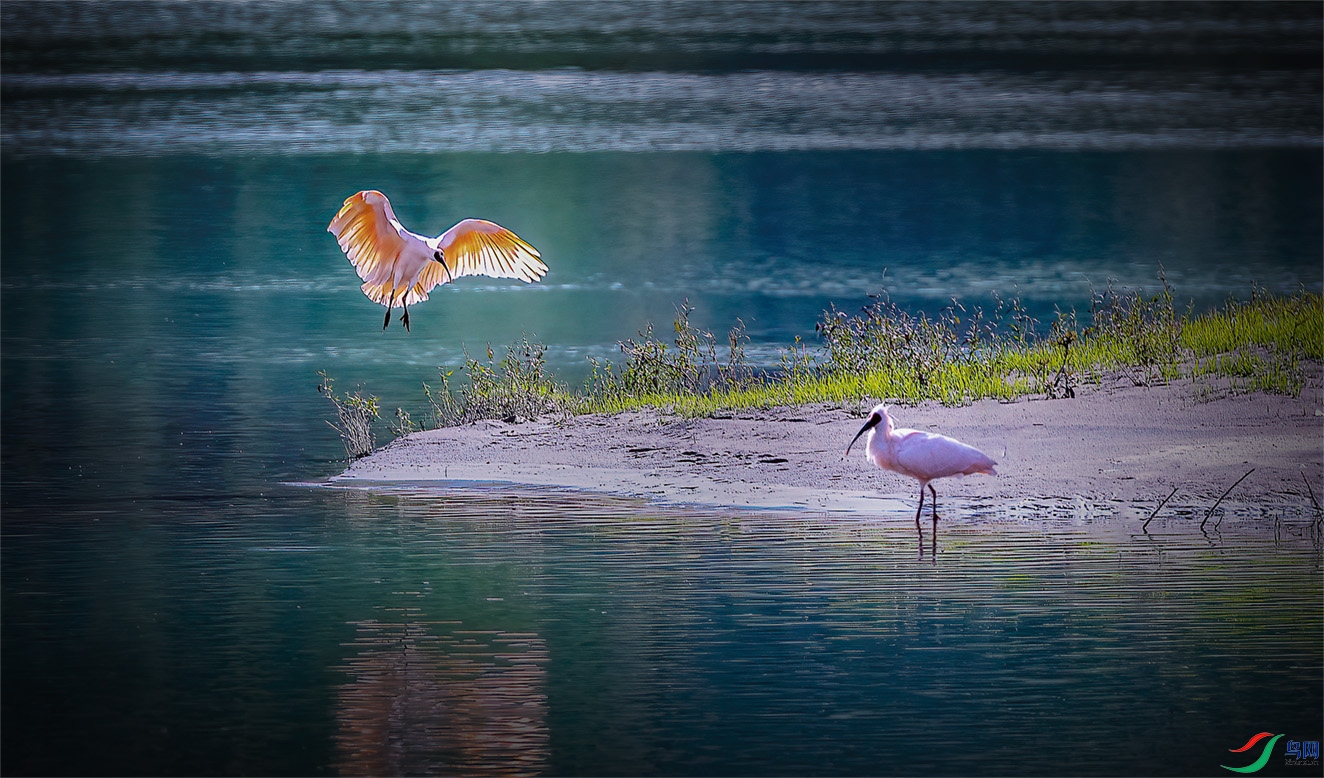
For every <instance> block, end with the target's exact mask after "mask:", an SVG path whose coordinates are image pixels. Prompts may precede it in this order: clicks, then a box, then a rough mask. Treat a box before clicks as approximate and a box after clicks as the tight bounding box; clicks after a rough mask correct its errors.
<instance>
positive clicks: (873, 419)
mask: <svg viewBox="0 0 1324 778" xmlns="http://www.w3.org/2000/svg"><path fill="white" fill-rule="evenodd" d="M882 422H883V417H882V416H880V415H879V414H877V413H875V414H873V415H871V416H870V417H869V420H868V421H866V422H865V423H864V426H863V427H860V431H859V432H857V433H855V437H853V438H851V441H850V444H849V445H847V446H846V453H847V454H849V453H850V447H851V446H853V445H855V441H857V440H859V439H860V436H861V435H863V434H864V433H866V432H868V431H869V430H871V429H873V428H874V427H877V426H878V425H879V424H882Z"/></svg>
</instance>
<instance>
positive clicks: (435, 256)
mask: <svg viewBox="0 0 1324 778" xmlns="http://www.w3.org/2000/svg"><path fill="white" fill-rule="evenodd" d="M432 261H433V262H440V263H441V266H442V267H444V268H446V280H447V281H448V282H450V283H454V282H455V277H454V276H452V275H451V266H450V265H448V264H446V258H445V257H443V256H442V255H441V252H440V251H434V252H432Z"/></svg>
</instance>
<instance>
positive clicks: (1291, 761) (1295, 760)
mask: <svg viewBox="0 0 1324 778" xmlns="http://www.w3.org/2000/svg"><path fill="white" fill-rule="evenodd" d="M1282 737H1283V735H1275V734H1273V733H1272V732H1261V733H1259V734H1258V735H1253V736H1251V739H1250V740H1247V741H1246V745H1244V746H1242V747H1241V748H1229V749H1228V751H1230V752H1231V753H1234V754H1244V753H1246V752H1247V751H1251V750H1252V749H1253V748H1255V747H1256V746H1257V745H1259V743H1260V742H1261V741H1262V740H1264V739H1265V738H1268V739H1269V742H1267V743H1265V744H1264V747H1263V748H1262V749H1261V750H1260V755H1259V757H1258V758H1256V759H1255V761H1254V762H1251V763H1250V764H1248V765H1246V766H1245V767H1229V766H1227V765H1219V766H1220V767H1222V768H1223V769H1224V770H1231V771H1232V772H1234V773H1258V772H1259V771H1260V770H1262V769H1264V766H1265V765H1267V764H1268V763H1269V758H1270V757H1271V756H1273V747H1274V745H1276V744H1277V743H1278V741H1279V740H1280V739H1281V738H1282ZM1286 756H1287V758H1286V761H1285V764H1286V765H1287V766H1289V767H1307V766H1317V765H1319V741H1318V740H1289V741H1287V755H1286Z"/></svg>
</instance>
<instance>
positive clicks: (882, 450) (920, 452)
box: [846, 405, 997, 530]
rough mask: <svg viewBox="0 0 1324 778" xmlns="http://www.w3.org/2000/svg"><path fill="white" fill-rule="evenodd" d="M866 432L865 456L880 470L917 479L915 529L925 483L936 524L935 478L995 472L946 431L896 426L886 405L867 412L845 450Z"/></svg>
mask: <svg viewBox="0 0 1324 778" xmlns="http://www.w3.org/2000/svg"><path fill="white" fill-rule="evenodd" d="M866 432H868V433H869V439H868V440H867V441H865V442H866V444H867V445H866V446H865V456H866V457H867V458H868V459H869V461H871V462H873V463H874V464H875V465H878V466H879V467H881V468H883V469H884V470H891V471H892V472H894V473H900V474H901V475H907V476H910V477H911V478H914V479H916V480H917V481H919V508H918V509H917V510H916V511H915V529H917V530H918V529H919V515H920V513H921V512H923V510H924V487H926V486H927V487H929V492H930V493H931V494H932V495H933V525H934V527H935V528H936V527H937V525H938V493H937V492H935V491H933V484H931V483H929V482H930V481H932V480H934V479H935V478H946V477H948V476H953V475H974V474H975V473H984V474H985V475H997V472H996V471H994V470H993V466H994V465H996V464H997V462H994V461H993V460H992V459H990V458H989V457H988V455H987V454H985V453H984V452H982V451H980V450H979V449H977V448H974V447H973V446H967V445H966V444H964V443H962V442H961V441H959V440H954V439H953V438H949V437H947V436H946V435H938V434H935V433H932V432H920V431H919V430H911V429H897V428H896V421H895V420H893V419H892V414H890V413H888V412H887V406H886V405H879V406H877V407H875V408H874V409H873V411H872V412H871V413H870V414H869V419H868V421H866V422H865V423H864V426H863V427H860V431H859V432H857V433H855V437H854V438H853V439H851V442H850V445H848V446H846V453H847V454H850V449H851V446H853V445H855V441H857V440H859V439H860V436H861V435H863V434H864V433H866Z"/></svg>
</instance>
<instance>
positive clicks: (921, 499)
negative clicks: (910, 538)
mask: <svg viewBox="0 0 1324 778" xmlns="http://www.w3.org/2000/svg"><path fill="white" fill-rule="evenodd" d="M923 512H924V486H923V485H921V486H920V487H919V508H917V509H916V510H915V531H916V532H918V533H919V534H920V536H921V537H923V535H924V530H922V529H920V528H919V515H920V514H921V513H923Z"/></svg>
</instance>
